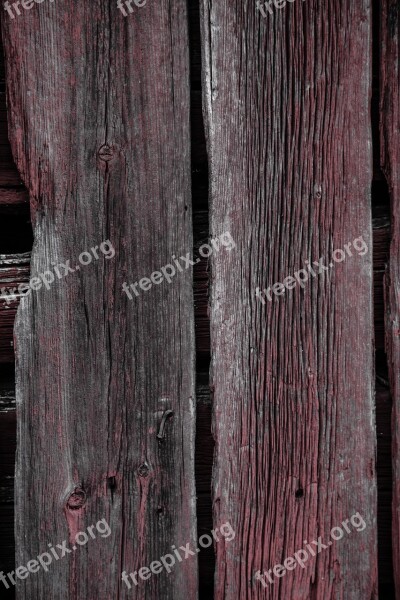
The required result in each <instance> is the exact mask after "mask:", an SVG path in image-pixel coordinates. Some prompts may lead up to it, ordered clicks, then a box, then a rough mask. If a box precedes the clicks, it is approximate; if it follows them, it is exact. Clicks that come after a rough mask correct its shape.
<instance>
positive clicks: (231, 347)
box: [202, 0, 377, 600]
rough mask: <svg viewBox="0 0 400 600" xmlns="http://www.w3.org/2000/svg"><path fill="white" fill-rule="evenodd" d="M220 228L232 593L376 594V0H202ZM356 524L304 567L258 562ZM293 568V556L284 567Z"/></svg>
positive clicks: (221, 560)
mask: <svg viewBox="0 0 400 600" xmlns="http://www.w3.org/2000/svg"><path fill="white" fill-rule="evenodd" d="M202 7H203V18H202V20H203V55H204V81H205V85H206V89H205V93H204V103H205V110H206V121H207V126H206V129H207V138H208V145H209V155H210V156H209V165H210V169H211V173H210V182H211V232H212V234H213V235H215V236H217V235H219V234H220V233H221V232H222V231H227V230H229V231H230V232H231V234H232V236H233V238H234V239H235V241H236V244H237V248H236V250H235V251H232V252H231V253H230V254H229V255H227V254H222V253H215V254H213V256H212V257H211V273H212V282H211V299H210V303H211V353H212V387H213V392H214V394H213V396H214V421H213V423H214V436H215V442H216V457H215V464H214V482H213V510H214V525H218V524H219V523H221V522H225V521H227V520H228V521H230V523H231V524H232V525H233V527H234V529H235V530H236V537H235V540H234V541H232V542H230V543H229V544H216V553H217V570H216V584H215V598H216V599H217V600H222V599H224V600H237V599H238V598H240V600H261V599H263V600H264V599H266V598H268V599H279V600H281V599H285V600H286V599H287V598H290V599H293V600H310V599H311V598H312V599H313V600H327V599H332V600H333V599H337V598H343V599H346V600H360V599H368V600H370V599H372V598H376V597H377V550H376V512H377V509H376V474H375V444H376V439H375V422H374V395H373V386H374V377H373V373H374V367H373V345H372V342H373V311H372V292H373V285H372V235H371V212H370V188H371V180H372V147H371V135H370V93H371V76H370V72H371V7H370V3H369V2H368V1H367V0H360V1H359V2H356V3H355V2H353V1H352V0H343V1H341V2H339V3H332V2H319V1H317V0H307V2H299V1H296V2H294V3H287V4H286V6H285V7H284V8H281V9H280V10H278V9H274V12H275V14H274V15H273V16H271V15H267V18H266V19H263V18H262V16H261V14H260V13H259V12H258V11H257V10H256V9H255V3H254V2H244V3H241V4H232V3H230V2H228V1H226V0H221V1H220V2H217V3H209V2H206V1H204V2H203V3H202ZM359 236H363V238H364V240H365V241H366V243H367V244H368V247H369V252H368V253H367V254H365V255H364V256H359V255H356V256H354V257H353V258H352V259H350V258H349V259H348V260H346V261H345V262H343V263H341V264H337V265H336V266H335V268H334V269H332V271H329V273H327V274H325V275H320V276H319V277H318V278H315V279H312V280H311V281H310V282H309V283H308V285H306V287H305V288H304V290H303V289H300V287H299V286H297V289H295V290H292V291H290V292H287V293H286V295H285V296H281V297H280V298H275V300H273V301H272V302H268V301H267V302H266V304H265V305H262V304H261V302H260V301H259V300H258V299H257V298H256V296H255V291H256V288H257V286H260V287H268V286H269V285H272V284H273V283H275V282H282V281H283V280H284V279H285V278H286V277H287V276H290V275H292V274H293V273H294V272H295V271H297V270H298V269H300V268H302V267H304V265H305V261H306V260H310V261H318V259H319V258H320V257H324V264H326V263H327V262H329V257H330V256H331V254H332V252H333V251H334V250H335V249H343V247H344V244H346V243H351V242H352V241H353V240H355V239H356V238H358V237H359ZM358 512H359V513H360V514H361V515H362V517H363V518H364V520H365V522H366V527H365V529H364V531H363V532H361V533H360V532H358V533H357V532H353V533H351V534H346V535H345V536H344V537H343V539H341V540H340V541H336V542H334V543H333V544H332V545H331V546H329V547H328V549H325V550H323V551H321V553H320V554H318V556H317V557H315V558H314V559H310V560H309V561H308V562H307V563H306V566H305V568H304V569H302V568H300V567H299V566H297V569H294V570H292V571H290V572H289V571H287V573H286V574H285V575H284V576H283V577H282V578H280V579H278V578H277V577H275V580H274V581H275V583H274V584H272V585H271V584H268V581H267V587H266V588H264V587H263V586H262V584H261V582H260V581H258V580H257V579H256V578H255V574H256V572H257V571H258V570H260V571H268V570H270V569H272V568H273V567H274V566H275V565H278V564H282V563H283V562H284V561H285V559H286V558H287V557H290V556H293V554H294V553H295V552H296V551H298V550H300V549H302V548H304V547H305V544H306V541H307V542H310V541H314V540H315V541H316V540H317V539H318V537H321V539H322V541H324V540H325V541H326V542H328V540H330V531H331V528H333V527H336V526H340V525H341V524H342V522H343V521H344V520H346V519H349V518H350V517H351V516H352V515H354V514H355V513H358ZM278 573H279V570H278Z"/></svg>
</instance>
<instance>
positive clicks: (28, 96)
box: [3, 0, 197, 600]
mask: <svg viewBox="0 0 400 600" xmlns="http://www.w3.org/2000/svg"><path fill="white" fill-rule="evenodd" d="M3 33H4V43H5V54H6V69H7V82H8V104H9V111H10V117H11V126H10V136H11V142H12V148H13V154H14V157H15V159H16V163H17V166H18V169H19V171H20V173H21V175H22V178H23V181H24V183H25V184H26V186H27V188H28V190H29V193H30V201H31V208H32V213H33V223H34V232H35V244H34V249H33V254H32V276H37V275H39V274H41V273H44V272H45V271H53V273H54V268H53V264H54V263H56V264H60V263H65V262H66V261H68V260H69V261H70V266H71V267H73V268H74V269H75V270H74V272H70V273H69V274H68V275H67V276H65V277H63V278H61V279H58V277H56V278H55V281H54V283H51V285H50V286H49V289H45V288H44V287H42V289H40V290H38V291H32V292H31V294H30V295H29V296H27V297H26V298H25V299H24V300H23V301H22V304H21V307H20V309H19V313H18V316H17V324H16V359H17V412H18V450H17V467H16V540H17V565H26V564H27V563H28V561H30V560H31V559H34V558H36V556H38V555H39V554H41V553H43V552H46V551H48V544H53V547H56V544H61V543H62V542H63V540H67V544H68V547H69V548H71V546H72V543H73V541H74V536H75V534H76V532H78V531H84V530H85V529H86V528H87V527H88V526H91V525H95V524H96V523H97V522H98V521H99V520H101V519H106V521H107V523H108V524H109V526H110V528H111V531H112V533H111V534H110V535H109V536H108V537H107V538H104V539H102V538H101V537H100V536H99V534H97V537H96V538H95V539H90V540H89V541H88V542H87V544H86V545H85V546H82V547H80V548H78V549H77V550H76V551H73V552H72V553H71V554H68V556H66V557H64V558H62V559H60V560H58V561H54V562H53V563H52V565H51V567H49V572H48V573H45V572H44V571H43V569H41V570H40V571H39V572H38V573H35V574H30V575H29V577H27V578H25V579H23V580H21V581H19V582H18V594H17V597H18V598H19V600H22V599H27V600H28V599H29V600H33V599H36V598H37V599H39V598H40V599H43V598H57V599H59V600H61V599H66V600H67V599H68V600H72V599H82V600H83V599H85V600H93V599H98V598H101V599H105V600H106V599H109V600H116V599H118V600H119V599H124V598H141V599H142V598H146V599H149V600H150V599H154V600H155V599H159V598H163V599H166V600H177V599H186V598H196V596H197V566H196V559H194V560H193V559H191V560H186V561H183V562H182V563H179V564H177V566H176V567H175V568H174V569H173V570H172V572H171V573H170V574H169V575H168V574H167V573H166V571H165V570H164V571H163V572H162V573H160V574H159V575H153V576H152V577H151V578H150V579H148V580H147V581H142V580H141V579H140V578H139V579H138V582H139V584H138V585H137V586H135V585H134V583H132V588H131V589H128V587H127V586H126V585H125V584H124V583H123V582H122V581H121V571H123V570H126V571H127V572H128V573H129V572H135V571H138V570H139V569H140V567H142V566H149V565H150V563H151V562H152V561H156V560H158V559H159V558H160V557H161V556H163V555H164V554H166V553H167V552H171V545H172V544H176V546H179V545H185V544H186V543H189V542H190V543H191V546H193V544H194V538H195V489H194V466H193V463H194V416H195V415H194V413H195V408H194V406H195V404H194V326H193V298H192V277H191V272H190V271H189V270H185V271H183V272H181V273H178V274H177V276H176V277H175V278H174V279H173V281H171V283H170V284H168V283H166V282H164V283H163V284H162V285H153V286H152V288H151V289H150V290H148V291H146V292H145V291H141V294H140V296H138V297H136V296H135V294H134V293H132V296H133V299H132V300H129V299H128V297H127V295H126V294H125V293H123V291H122V285H123V283H124V282H127V283H128V284H129V283H133V282H136V281H139V280H140V279H141V278H142V277H150V275H151V274H152V272H153V271H156V270H160V268H161V267H162V266H164V265H166V264H168V263H171V260H172V255H176V256H181V255H183V256H186V254H187V253H188V252H191V251H192V234H191V207H190V143H189V141H190V140H189V76H188V64H189V61H188V35H187V14H186V3H185V2H183V1H182V0H170V1H169V0H162V1H161V2H157V3H154V2H148V3H147V4H146V5H145V6H143V7H142V8H137V7H135V10H134V13H133V14H128V15H127V16H126V17H124V16H123V15H122V13H121V12H120V11H119V10H118V8H117V5H116V2H111V0H110V1H107V2H104V0H93V1H91V2H90V3H88V2H78V1H77V0H71V1H65V0H59V1H57V3H54V4H53V3H49V2H45V3H43V4H37V5H36V4H35V5H34V7H33V8H32V10H29V11H28V10H24V11H23V14H21V15H20V16H18V17H17V18H15V19H14V20H11V19H7V18H4V19H3ZM106 240H110V242H111V243H112V245H113V247H114V249H115V257H114V258H106V257H105V256H104V255H103V254H102V253H101V252H100V250H98V254H99V259H98V260H95V259H93V260H92V262H91V263H90V264H88V265H86V266H83V265H79V263H78V256H79V255H80V253H81V252H83V251H89V252H90V249H91V248H92V247H94V246H99V245H100V243H101V242H103V241H106ZM76 265H77V266H78V267H79V270H77V269H76V268H75V266H76ZM61 273H63V269H62V268H61ZM166 410H172V411H173V412H174V415H173V418H172V419H170V420H168V423H167V425H166V430H165V437H164V439H163V440H162V441H160V440H158V439H157V433H158V431H159V426H160V422H161V419H162V416H163V414H164V412H165V411H166ZM136 577H137V576H136Z"/></svg>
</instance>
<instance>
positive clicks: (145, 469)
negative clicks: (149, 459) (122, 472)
mask: <svg viewBox="0 0 400 600" xmlns="http://www.w3.org/2000/svg"><path fill="white" fill-rule="evenodd" d="M137 472H138V475H139V477H148V475H149V472H150V469H149V465H148V464H147V463H143V464H142V465H140V467H139V468H138V471H137Z"/></svg>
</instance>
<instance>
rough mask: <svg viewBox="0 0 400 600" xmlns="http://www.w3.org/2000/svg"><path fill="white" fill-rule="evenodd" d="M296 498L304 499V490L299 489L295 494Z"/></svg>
mask: <svg viewBox="0 0 400 600" xmlns="http://www.w3.org/2000/svg"><path fill="white" fill-rule="evenodd" d="M295 496H296V498H302V497H303V496H304V490H302V489H301V488H300V489H298V490H297V491H296V493H295Z"/></svg>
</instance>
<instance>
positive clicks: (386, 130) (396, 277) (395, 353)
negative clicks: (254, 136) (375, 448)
mask: <svg viewBox="0 0 400 600" xmlns="http://www.w3.org/2000/svg"><path fill="white" fill-rule="evenodd" d="M380 11H381V12H380V19H381V82H380V85H381V102H380V123H381V165H382V169H383V171H384V173H385V176H386V179H387V182H388V187H389V193H390V199H391V226H392V227H391V244H390V258H389V265H388V269H387V273H386V297H385V304H386V306H385V308H386V349H387V355H388V363H389V374H390V384H391V392H392V402H393V409H392V453H393V457H392V460H393V500H392V519H393V521H392V543H393V567H394V581H395V588H396V598H400V371H399V370H400V341H399V335H400V296H399V294H400V229H399V222H400V49H399V40H400V6H399V3H398V1H397V0H383V2H381V3H380Z"/></svg>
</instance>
